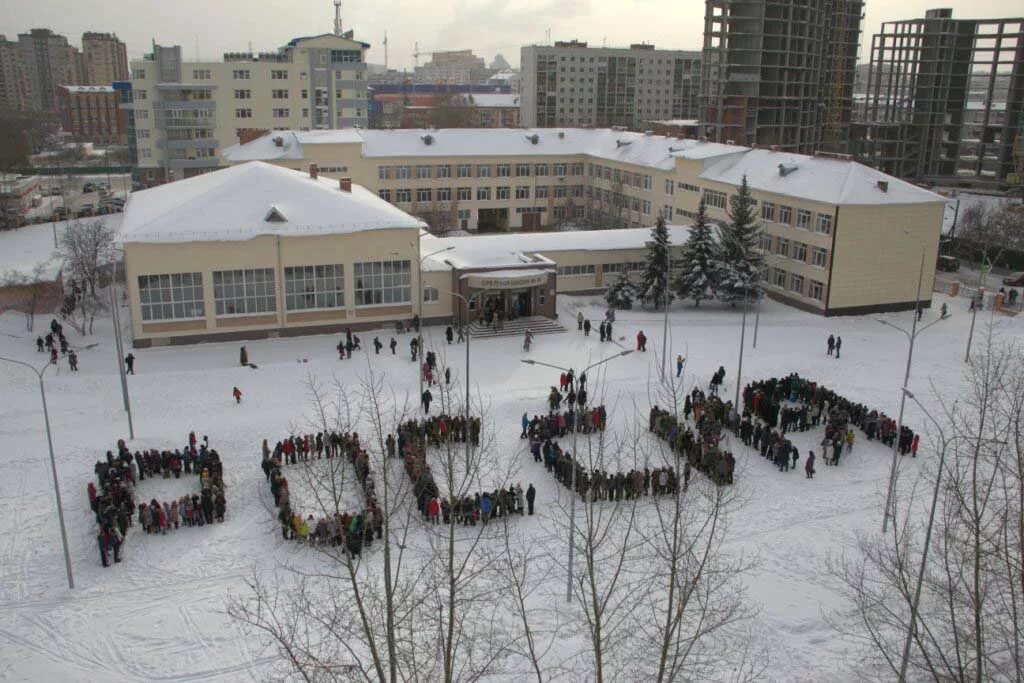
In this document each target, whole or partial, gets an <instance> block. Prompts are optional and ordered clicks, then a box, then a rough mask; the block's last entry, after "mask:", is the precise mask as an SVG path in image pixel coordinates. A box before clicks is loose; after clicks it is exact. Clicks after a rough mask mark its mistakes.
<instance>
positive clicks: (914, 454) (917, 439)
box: [910, 434, 921, 458]
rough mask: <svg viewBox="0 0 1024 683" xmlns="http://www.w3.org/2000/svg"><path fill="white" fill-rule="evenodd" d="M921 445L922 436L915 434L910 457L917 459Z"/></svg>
mask: <svg viewBox="0 0 1024 683" xmlns="http://www.w3.org/2000/svg"><path fill="white" fill-rule="evenodd" d="M920 445H921V435H920V434H914V440H913V441H912V442H911V443H910V456H911V457H912V458H916V457H917V447H918V446H920Z"/></svg>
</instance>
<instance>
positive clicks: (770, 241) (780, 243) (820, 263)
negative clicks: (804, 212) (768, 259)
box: [761, 234, 828, 268]
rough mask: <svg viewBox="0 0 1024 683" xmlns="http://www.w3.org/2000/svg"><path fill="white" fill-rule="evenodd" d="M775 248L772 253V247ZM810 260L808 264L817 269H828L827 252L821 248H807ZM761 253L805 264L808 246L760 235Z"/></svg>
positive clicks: (783, 238) (786, 239) (785, 239)
mask: <svg viewBox="0 0 1024 683" xmlns="http://www.w3.org/2000/svg"><path fill="white" fill-rule="evenodd" d="M773 246H774V247H775V249H774V252H773V251H772V247H773ZM809 250H810V254H811V260H810V264H811V265H812V266H816V267H818V268H827V267H828V250H827V249H823V248H821V247H809ZM761 251H763V252H764V253H766V254H771V253H774V254H775V255H776V256H781V257H783V258H791V259H793V260H794V261H800V262H802V263H807V262H808V261H807V253H808V245H807V244H804V243H803V242H797V241H796V240H790V239H788V238H786V237H773V236H771V235H768V234H762V235H761Z"/></svg>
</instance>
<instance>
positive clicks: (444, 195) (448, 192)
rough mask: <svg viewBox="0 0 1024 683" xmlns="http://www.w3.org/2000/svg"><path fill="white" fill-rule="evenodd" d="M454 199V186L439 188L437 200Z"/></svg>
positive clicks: (447, 200) (446, 200)
mask: <svg viewBox="0 0 1024 683" xmlns="http://www.w3.org/2000/svg"><path fill="white" fill-rule="evenodd" d="M451 200H452V188H450V187H439V188H437V201H439V202H450V201H451Z"/></svg>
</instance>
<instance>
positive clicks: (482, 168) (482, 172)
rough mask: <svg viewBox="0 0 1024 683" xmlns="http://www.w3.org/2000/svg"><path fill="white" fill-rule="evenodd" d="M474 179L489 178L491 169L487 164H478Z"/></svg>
mask: <svg viewBox="0 0 1024 683" xmlns="http://www.w3.org/2000/svg"><path fill="white" fill-rule="evenodd" d="M476 177H477V178H490V177H491V167H490V166H488V165H487V164H480V165H479V166H477V167H476Z"/></svg>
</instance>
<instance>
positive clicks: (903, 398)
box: [878, 249, 942, 534]
mask: <svg viewBox="0 0 1024 683" xmlns="http://www.w3.org/2000/svg"><path fill="white" fill-rule="evenodd" d="M923 279H924V250H923V249H922V250H921V270H920V272H919V273H918V276H917V298H916V299H915V301H914V317H913V321H912V323H911V327H910V332H907V331H906V330H904V329H903V328H902V327H899V326H898V325H893V324H892V323H891V322H889V321H888V320H882V319H881V318H879V319H878V322H880V323H882V324H883V325H888V326H889V327H891V328H893V329H894V330H899V331H900V332H902V333H903V334H904V335H905V336H906V337H907V341H909V342H910V345H909V347H908V348H907V367H906V370H905V371H904V373H903V388H902V390H901V391H900V412H899V416H898V417H897V418H896V438H895V439H893V442H892V464H891V465H890V466H889V486H888V490H887V491H886V494H885V511H884V512H883V514H882V533H883V534H884V533H885V532H886V531H888V530H889V517H890V515H891V510H892V497H893V493H894V490H895V488H896V461H897V459H898V457H899V443H900V432H901V431H902V430H903V409H904V407H905V406H906V402H907V383H908V382H909V381H910V364H911V361H912V360H913V358H914V341H915V340H916V339H917V335H919V334H921V333H922V332H924V331H925V330H927V329H928V328H929V327H931V326H932V325H934V324H935V323H937V322H939V321H940V320H942V318H937V319H935V320H933V321H932V322H930V323H928V324H927V325H925V326H924V327H922V328H921V329H920V330H919V329H917V313H918V310H920V308H921V282H922V280H923Z"/></svg>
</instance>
